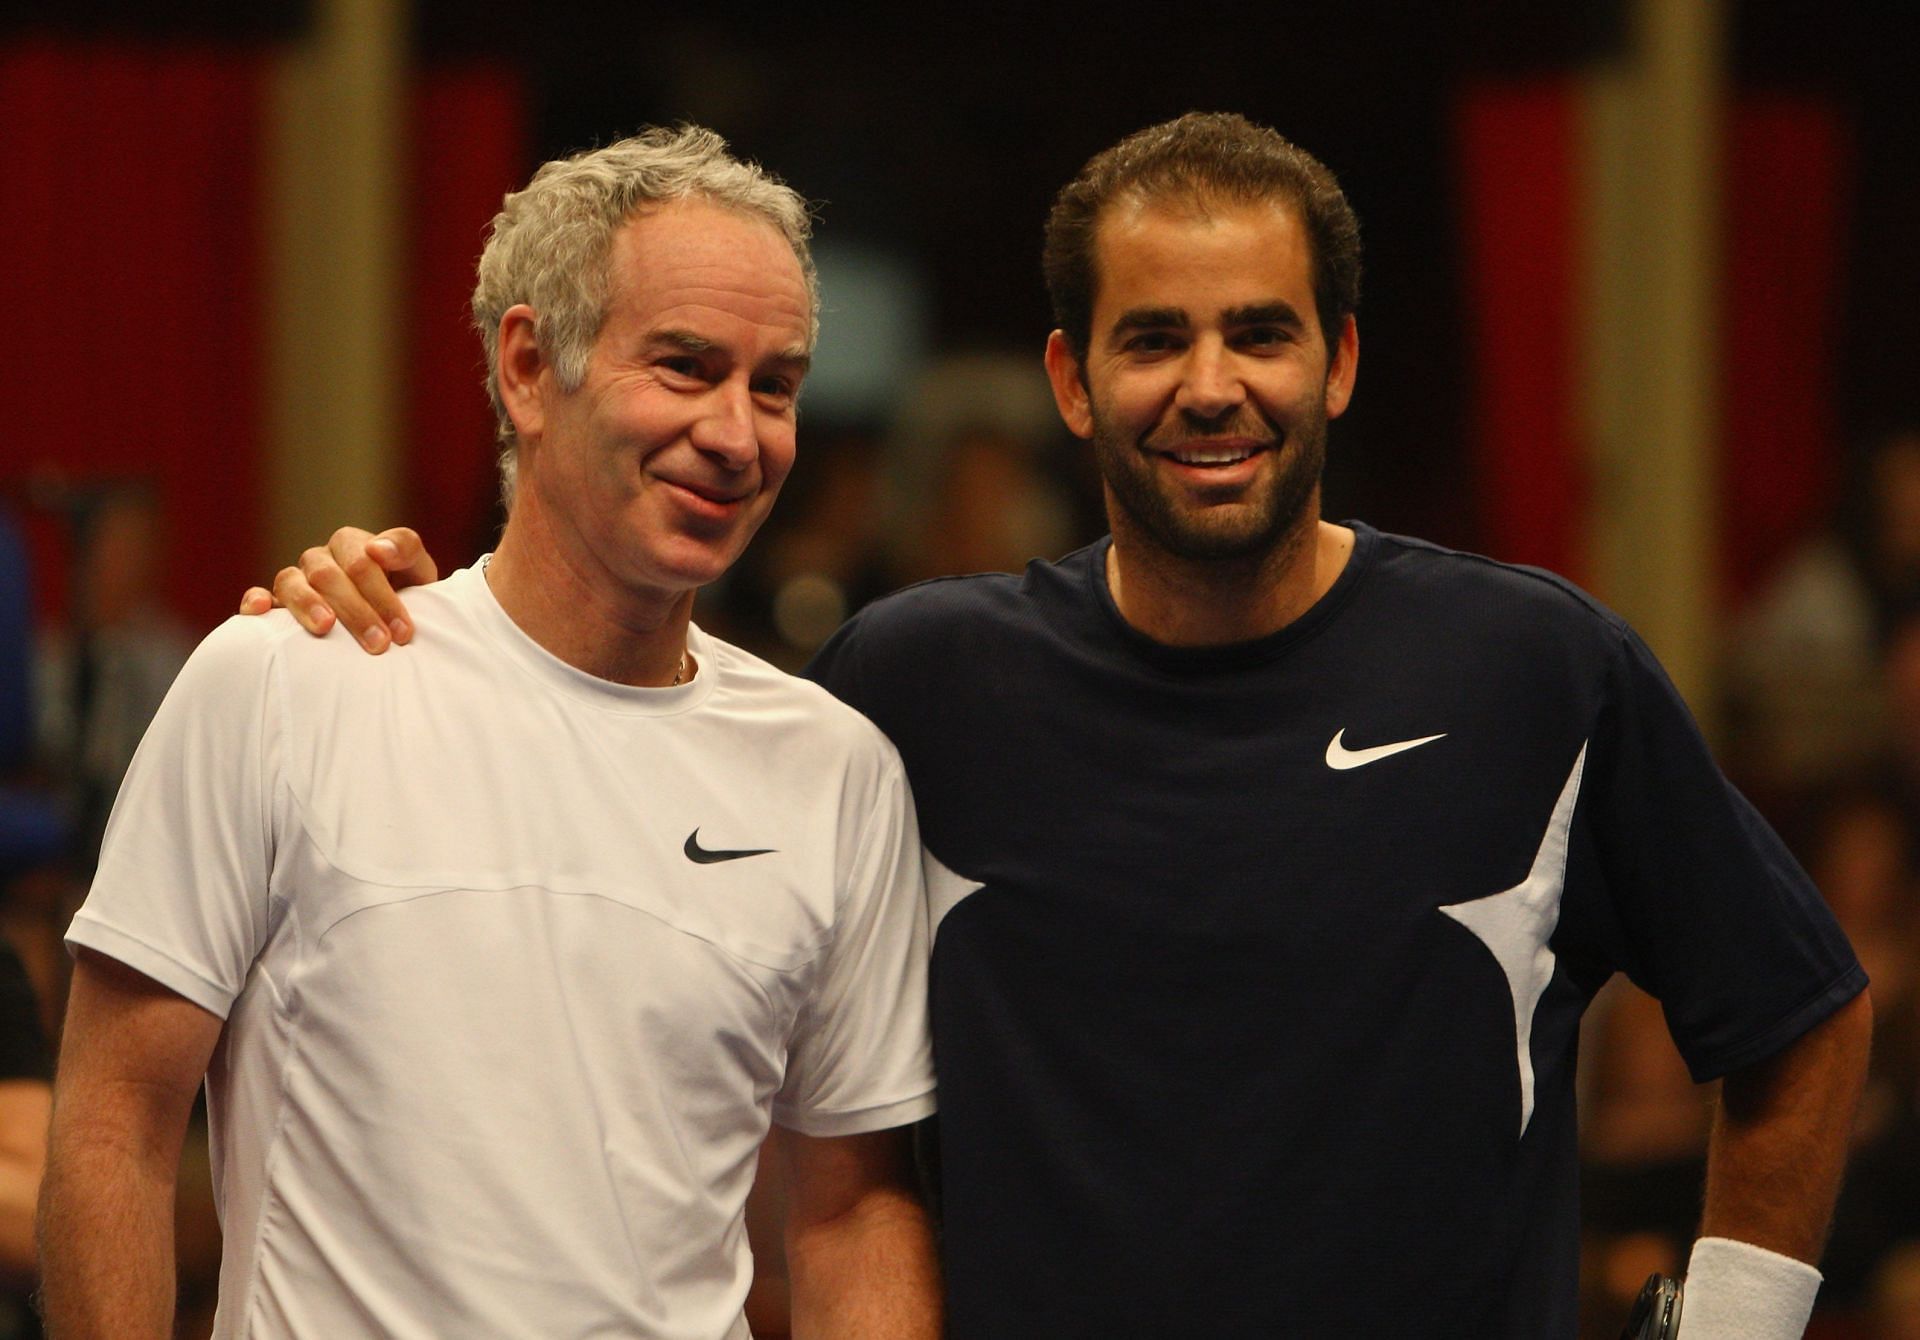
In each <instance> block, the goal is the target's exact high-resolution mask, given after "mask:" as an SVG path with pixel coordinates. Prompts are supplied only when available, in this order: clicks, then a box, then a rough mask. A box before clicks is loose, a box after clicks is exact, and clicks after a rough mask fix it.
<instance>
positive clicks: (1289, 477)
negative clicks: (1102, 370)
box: [1093, 401, 1327, 563]
mask: <svg viewBox="0 0 1920 1340" xmlns="http://www.w3.org/2000/svg"><path fill="white" fill-rule="evenodd" d="M1220 431H1232V432H1235V433H1238V431H1239V430H1238V429H1237V428H1236V429H1229V430H1215V433H1214V435H1218V434H1219V432H1220ZM1199 435H1200V434H1197V433H1196V434H1195V436H1199ZM1258 435H1260V436H1265V437H1270V438H1273V439H1274V440H1276V441H1277V442H1278V445H1277V446H1274V447H1269V448H1268V449H1267V450H1269V451H1274V452H1278V453H1279V467H1280V468H1279V470H1278V471H1276V472H1274V473H1273V474H1272V475H1271V476H1270V477H1268V478H1264V479H1262V480H1260V481H1258V482H1256V483H1255V484H1254V485H1253V487H1252V489H1251V490H1250V491H1249V492H1248V493H1247V494H1245V495H1243V496H1242V497H1240V498H1239V499H1237V500H1235V501H1234V502H1231V503H1222V504H1216V505H1212V506H1207V505H1204V504H1201V505H1195V504H1192V503H1190V502H1188V501H1186V500H1184V499H1183V498H1182V497H1181V496H1180V495H1179V493H1178V492H1176V490H1175V488H1174V486H1172V485H1166V484H1163V483H1162V481H1161V480H1160V479H1159V478H1158V477H1157V475H1156V469H1155V465H1154V459H1153V457H1152V456H1151V455H1150V454H1149V453H1148V451H1147V450H1146V447H1145V445H1144V443H1143V442H1141V441H1140V440H1138V439H1135V438H1132V437H1129V436H1127V435H1126V434H1125V433H1124V432H1122V431H1120V430H1119V429H1118V428H1116V427H1115V425H1114V424H1112V423H1111V422H1110V421H1108V420H1107V419H1106V418H1105V416H1104V415H1102V414H1100V413H1099V412H1098V411H1097V410H1096V411H1095V412H1094V415H1093V448H1094V459H1095V461H1096V462H1097V463H1098V465H1099V468H1100V477H1101V479H1102V480H1104V481H1105V483H1106V486H1107V498H1108V505H1109V507H1110V508H1112V509H1115V510H1116V511H1117V512H1118V513H1124V515H1125V519H1126V521H1127V522H1130V523H1131V529H1133V530H1135V531H1137V532H1138V533H1139V534H1140V536H1141V537H1142V538H1144V539H1146V540H1147V541H1148V542H1149V543H1151V544H1153V545H1154V546H1155V547H1157V548H1159V549H1160V550H1162V551H1163V552H1165V553H1167V554H1169V555H1171V556H1172V557H1175V558H1179V559H1185V560H1188V561H1192V562H1202V563H1229V562H1240V561H1244V560H1249V559H1251V560H1256V561H1257V560H1259V559H1263V558H1266V557H1268V556H1269V555H1271V554H1273V553H1275V552H1276V551H1278V550H1281V549H1284V548H1286V547H1287V546H1289V545H1290V544H1292V543H1293V542H1294V540H1295V539H1296V537H1297V535H1298V533H1299V531H1300V527H1301V524H1302V522H1303V521H1305V520H1307V519H1308V518H1307V510H1308V508H1309V507H1310V506H1312V504H1313V499H1314V495H1315V492H1316V490H1317V489H1318V488H1319V486H1320V476H1321V474H1322V472H1323V471H1324V470H1325V468H1326V462H1327V415H1326V408H1325V406H1323V405H1321V404H1319V403H1318V402H1317V401H1316V402H1315V403H1314V404H1313V405H1312V407H1311V408H1310V409H1309V410H1308V412H1307V413H1306V414H1305V415H1303V416H1302V418H1301V419H1300V420H1298V421H1297V422H1295V424H1294V425H1293V428H1292V431H1290V432H1288V433H1286V434H1285V435H1284V436H1282V435H1281V434H1280V433H1279V431H1278V430H1277V429H1275V428H1274V427H1273V425H1272V424H1270V423H1267V422H1266V421H1265V420H1264V419H1262V420H1261V421H1260V429H1259V434H1258ZM1110 520H1111V521H1112V522H1113V525H1114V528H1115V529H1116V530H1118V529H1119V528H1120V527H1121V525H1122V524H1123V523H1122V520H1121V517H1120V516H1119V515H1115V516H1113V517H1112V518H1110Z"/></svg>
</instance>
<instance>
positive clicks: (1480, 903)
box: [1440, 744, 1587, 1135]
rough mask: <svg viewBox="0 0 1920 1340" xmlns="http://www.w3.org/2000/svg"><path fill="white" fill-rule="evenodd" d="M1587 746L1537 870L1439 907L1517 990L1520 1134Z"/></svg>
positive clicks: (1529, 1099) (1550, 823)
mask: <svg viewBox="0 0 1920 1340" xmlns="http://www.w3.org/2000/svg"><path fill="white" fill-rule="evenodd" d="M1586 765H1587V747H1586V746H1585V745H1584V744H1583V745H1581V746H1580V754H1579V757H1577V758H1575V759H1574V760H1573V771H1572V772H1571V773H1569V774H1568V775H1567V784H1566V785H1565V786H1564V787H1562V788H1561V789H1560V799H1559V800H1558V801H1556V802H1555V803H1554V806H1553V817H1552V818H1551V819H1549V820H1547V831H1546V832H1545V833H1544V834H1543V835H1542V836H1541V838H1540V849H1539V850H1538V851H1536V852H1535V853H1534V854H1533V868H1532V869H1531V870H1529V871H1528V872H1527V877H1526V878H1525V879H1523V880H1521V881H1520V882H1519V883H1518V884H1516V885H1514V886H1513V887H1512V888H1510V889H1503V890H1501V891H1500V892H1499V893H1490V894H1488V895H1487V896H1486V897H1484V898H1475V899H1473V900H1471V901H1469V902H1464V903H1453V904H1451V905H1449V906H1446V907H1443V908H1441V909H1440V910H1441V911H1442V912H1444V913H1446V914H1447V915H1448V916H1450V917H1452V918H1453V919H1454V920H1455V921H1457V922H1459V923H1460V924H1461V925H1462V926H1465V927H1466V928H1467V929H1468V930H1470V931H1472V932H1473V933H1474V934H1475V935H1477V936H1479V937H1480V941H1481V943H1482V944H1484V945H1486V947H1487V948H1488V949H1489V950H1491V951H1492V952H1493V957H1494V958H1495V960H1497V961H1498V962H1499V964H1500V970H1501V971H1502V972H1504V973H1505V974H1506V975H1507V986H1508V987H1509V988H1510V989H1511V990H1512V992H1513V1031H1514V1040H1515V1043H1516V1045H1517V1048H1518V1051H1519V1059H1520V1134H1521V1135H1525V1134H1526V1133H1527V1123H1528V1122H1529V1121H1531V1120H1533V1049H1532V1044H1533V1012H1534V1010H1535V1008H1537V1007H1538V1006H1539V1004H1540V997H1541V996H1542V995H1544V994H1546V990H1547V982H1548V980H1549V979H1551V978H1552V976H1553V964H1554V953H1553V951H1552V950H1551V949H1549V948H1547V941H1548V940H1549V939H1550V938H1552V936H1553V930H1554V927H1555V926H1557V925H1558V924H1559V923H1560V895H1561V893H1562V892H1563V891H1564V890H1565V889H1566V884H1567V834H1568V831H1569V830H1570V829H1571V828H1572V826H1573V806H1574V802H1575V801H1576V800H1578V799H1579V797H1580V774H1581V772H1582V770H1583V769H1585V767H1586Z"/></svg>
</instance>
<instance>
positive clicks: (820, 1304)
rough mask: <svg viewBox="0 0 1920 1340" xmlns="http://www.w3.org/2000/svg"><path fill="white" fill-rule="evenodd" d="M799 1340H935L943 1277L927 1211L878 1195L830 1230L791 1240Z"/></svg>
mask: <svg viewBox="0 0 1920 1340" xmlns="http://www.w3.org/2000/svg"><path fill="white" fill-rule="evenodd" d="M787 1261H788V1269H789V1273H790V1276H791V1279H792V1286H793V1340H937V1338H938V1336H939V1335H940V1270H939V1266H938V1264H937V1263H936V1261H935V1257H934V1248H933V1231H932V1229H931V1227H930V1226H929V1224H928V1223H927V1215H926V1210H925V1209H924V1208H923V1207H922V1206H921V1204H920V1202H919V1201H918V1200H917V1199H916V1198H915V1197H914V1196H913V1195H912V1194H911V1193H909V1192H907V1191H905V1190H893V1189H888V1190H884V1191H876V1192H874V1193H872V1194H870V1195H868V1196H867V1197H865V1198H864V1199H863V1200H862V1202H861V1203H860V1204H859V1205H857V1206H855V1207H854V1208H853V1209H851V1210H849V1211H848V1212H847V1213H846V1214H844V1215H841V1216H840V1217H839V1218H837V1219H835V1220H832V1221H830V1222H828V1223H823V1224H817V1225H813V1226H811V1227H809V1228H806V1229H801V1230H795V1231H793V1232H792V1233H791V1235H790V1239H789V1241H788V1244H787Z"/></svg>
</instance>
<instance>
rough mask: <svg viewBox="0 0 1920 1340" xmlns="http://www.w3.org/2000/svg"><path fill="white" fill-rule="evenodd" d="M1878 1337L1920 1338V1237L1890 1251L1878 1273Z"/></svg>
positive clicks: (1894, 1339) (1875, 1317)
mask: <svg viewBox="0 0 1920 1340" xmlns="http://www.w3.org/2000/svg"><path fill="white" fill-rule="evenodd" d="M1871 1315H1872V1317H1873V1332H1872V1333H1873V1335H1874V1337H1875V1340H1920V1240H1915V1241H1911V1242H1903V1243H1901V1244H1899V1245H1898V1246H1897V1247H1895V1248H1894V1249H1893V1250H1892V1251H1891V1252H1889V1253H1888V1254H1887V1259H1886V1260H1885V1262H1883V1263H1882V1264H1881V1266H1880V1270H1879V1272H1878V1274H1876V1275H1875V1276H1874V1284H1873V1310H1872V1314H1871Z"/></svg>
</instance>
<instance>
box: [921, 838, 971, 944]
mask: <svg viewBox="0 0 1920 1340" xmlns="http://www.w3.org/2000/svg"><path fill="white" fill-rule="evenodd" d="M920 868H921V870H922V871H924V872H925V873H926V878H927V925H928V928H929V929H930V930H931V931H932V932H933V934H935V935H938V934H939V933H940V923H941V921H942V920H944V919H945V918H946V915H947V913H949V912H951V911H953V909H954V908H955V907H956V906H957V905H958V904H959V902H960V900H961V899H962V898H965V897H966V896H967V895H968V894H970V893H978V892H979V891H980V890H981V889H984V888H986V887H987V886H986V885H984V884H982V883H980V881H978V880H974V879H968V878H967V877H966V876H965V875H960V874H955V873H954V872H953V871H952V870H949V869H948V868H947V867H946V866H945V865H944V864H942V863H941V860H940V858H939V857H938V856H935V855H934V854H933V853H932V852H931V851H928V850H927V849H926V848H925V847H924V846H923V847H921V848H920Z"/></svg>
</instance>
